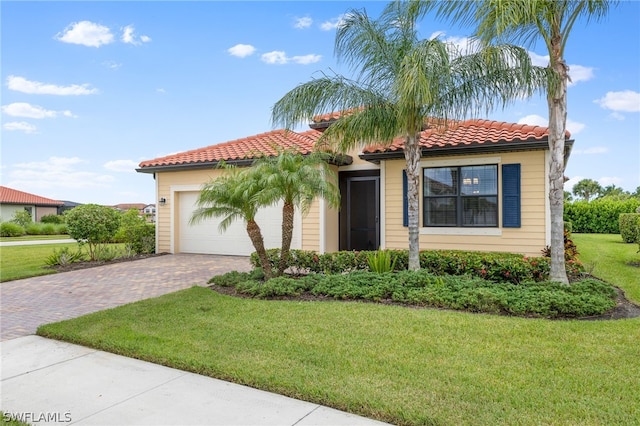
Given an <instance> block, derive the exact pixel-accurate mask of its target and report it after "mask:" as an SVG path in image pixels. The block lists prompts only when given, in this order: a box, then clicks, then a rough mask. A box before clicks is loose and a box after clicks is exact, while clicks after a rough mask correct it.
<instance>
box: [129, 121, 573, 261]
mask: <svg viewBox="0 0 640 426" xmlns="http://www.w3.org/2000/svg"><path fill="white" fill-rule="evenodd" d="M334 120H335V116H334V115H331V114H327V115H325V116H320V117H317V118H316V120H315V121H314V122H313V123H312V124H311V126H310V127H311V129H310V130H307V131H303V132H293V131H285V130H274V131H271V132H267V133H262V134H258V135H255V136H249V137H246V138H242V139H238V140H233V141H230V142H225V143H221V144H217V145H212V146H207V147H204V148H198V149H194V150H190V151H186V152H181V153H178V154H173V155H169V156H165V157H160V158H155V159H153V160H148V161H143V162H142V163H140V165H139V168H138V169H137V171H138V172H141V173H150V174H153V176H154V179H155V185H156V195H157V200H158V207H157V226H156V232H157V238H156V241H157V251H158V252H169V253H181V252H183V253H211V254H228V255H248V254H250V253H251V252H253V246H252V245H251V242H250V240H249V238H248V236H247V235H246V230H245V227H244V224H242V223H236V224H234V225H232V226H231V227H230V228H229V229H228V230H227V232H225V233H220V232H219V230H218V223H219V220H218V219H211V220H208V221H204V222H201V223H198V224H195V225H192V224H190V223H189V219H190V218H191V214H192V212H193V211H194V208H195V207H194V205H195V203H196V200H197V198H198V194H199V192H200V190H201V188H202V185H203V184H204V183H206V182H207V181H210V180H211V179H214V178H216V177H217V176H220V174H221V173H224V170H221V169H217V168H216V165H218V164H219V162H220V161H224V162H226V163H227V164H236V165H238V166H249V165H250V164H251V163H252V161H253V159H254V158H255V157H257V156H261V155H275V154H276V152H277V149H288V148H296V149H297V150H299V151H300V152H302V153H309V152H311V151H312V150H313V149H314V144H315V142H316V141H317V139H318V138H319V137H320V135H321V134H322V131H323V130H324V129H326V128H327V127H328V126H329V125H331V123H332V122H333V121H334ZM547 138H548V129H547V128H546V127H540V126H530V125H524V124H514V123H505V122H497V121H489V120H477V119H473V120H466V121H460V122H458V123H457V124H456V125H454V126H450V127H448V128H447V129H446V130H445V131H436V130H434V129H426V130H424V131H423V132H422V133H421V135H420V146H421V147H422V160H421V163H420V165H421V168H422V176H421V178H420V194H421V196H420V248H421V249H423V250H424V249H464V250H486V251H507V252H515V253H522V254H525V255H532V256H535V255H539V254H540V251H541V250H542V249H543V248H544V247H545V246H547V245H549V244H550V239H551V237H550V217H549V211H550V208H549V200H548V173H549V147H548V139H547ZM572 146H573V140H571V139H570V135H569V134H568V133H567V136H566V150H565V160H566V159H568V156H569V154H570V152H571V148H572ZM347 154H348V155H344V156H341V157H340V161H338V162H336V163H335V164H331V166H330V167H331V169H332V170H333V171H334V172H335V173H336V175H337V176H338V181H339V186H340V193H341V203H342V206H341V208H340V209H339V210H336V209H331V208H329V207H328V206H327V205H326V204H325V202H324V201H323V200H322V199H319V200H316V201H315V202H314V203H313V205H312V207H311V209H310V211H309V212H308V214H307V215H306V216H305V217H301V215H299V214H298V215H296V223H295V225H294V236H293V243H292V248H300V249H305V250H315V251H318V252H321V253H324V252H332V251H337V250H375V249H377V248H379V247H381V248H389V249H406V248H407V247H408V228H407V220H408V219H407V199H406V175H405V159H404V154H403V141H402V140H401V139H398V140H395V141H394V142H393V143H392V144H391V145H389V146H383V145H372V146H367V147H364V148H362V149H357V150H354V151H353V152H350V153H347ZM256 220H257V222H258V224H259V225H260V227H261V228H262V232H263V234H264V237H265V246H266V247H267V248H271V247H279V246H280V223H281V210H280V208H279V207H278V206H274V207H269V208H264V209H262V210H261V211H260V212H259V214H258V216H257V219H256Z"/></svg>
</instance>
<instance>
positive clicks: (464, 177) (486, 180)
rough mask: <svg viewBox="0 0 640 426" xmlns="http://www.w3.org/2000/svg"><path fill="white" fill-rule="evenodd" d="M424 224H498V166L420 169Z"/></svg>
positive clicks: (467, 225)
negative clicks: (421, 170) (421, 174)
mask: <svg viewBox="0 0 640 426" xmlns="http://www.w3.org/2000/svg"><path fill="white" fill-rule="evenodd" d="M423 178H424V185H423V187H424V203H423V209H424V211H423V221H424V226H451V227H453V226H458V227H459V226H464V227H497V226H498V166H497V165H482V166H464V167H437V168H426V169H424V170H423Z"/></svg>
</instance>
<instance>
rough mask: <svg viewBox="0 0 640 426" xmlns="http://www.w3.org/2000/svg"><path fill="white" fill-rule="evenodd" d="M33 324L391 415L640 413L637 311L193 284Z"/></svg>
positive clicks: (629, 418) (486, 417)
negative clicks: (543, 315)
mask: <svg viewBox="0 0 640 426" xmlns="http://www.w3.org/2000/svg"><path fill="white" fill-rule="evenodd" d="M585 237H587V238H584V239H583V238H582V236H580V235H576V238H575V240H576V242H577V244H578V248H579V249H581V250H582V253H583V257H582V258H583V260H585V261H587V262H588V257H589V253H591V252H592V251H593V252H594V253H600V255H602V256H604V252H607V251H614V252H615V251H616V250H617V248H618V246H617V245H615V244H609V242H606V239H603V240H601V239H598V238H596V240H591V239H590V238H588V237H591V236H585ZM617 237H618V238H619V236H617ZM594 241H595V242H596V243H597V245H598V247H597V248H593V247H591V244H593V243H594ZM612 241H613V240H612ZM610 256H611V259H619V255H616V254H615V253H613V254H611V255H610ZM611 262H613V261H612V260H609V261H607V262H605V263H611ZM618 270H620V269H619V268H611V269H610V270H609V272H603V273H602V274H601V275H600V276H602V278H605V279H607V280H608V281H611V282H612V283H616V284H617V283H621V284H619V285H620V286H621V287H623V288H625V289H626V290H628V292H629V291H630V290H633V288H634V281H633V276H629V277H628V278H624V277H623V276H620V277H619V276H618V275H616V271H618ZM606 274H611V275H606ZM596 275H597V273H596ZM605 275H606V276H605ZM636 277H637V275H636ZM629 280H630V281H629ZM635 286H636V287H637V280H636V281H635ZM38 334H40V335H43V336H47V337H52V338H58V339H62V340H67V341H71V342H75V343H79V344H82V345H86V346H90V347H96V348H100V349H103V350H107V351H111V352H115V353H119V354H122V355H126V356H131V357H135V358H141V359H145V360H148V361H151V362H155V363H159V364H164V365H168V366H172V367H176V368H180V369H183V370H188V371H193V372H196V373H200V374H204V375H209V376H212V377H217V378H220V379H224V380H229V381H233V382H236V383H242V384H246V385H250V386H253V387H256V388H260V389H265V390H269V391H273V392H277V393H281V394H284V395H288V396H292V397H295V398H300V399H304V400H307V401H312V402H315V403H319V404H324V405H328V406H332V407H335V408H338V409H341V410H346V411H350V412H353V413H357V414H360V415H364V416H367V417H371V418H375V419H380V420H384V421H387V422H390V423H394V424H407V425H418V424H431V425H450V424H456V425H457V424H460V425H487V424H491V425H500V424H503V425H511V424H518V425H540V424H544V425H578V424H580V425H610V424H611V425H612V424H616V425H627V424H629V425H631V424H638V421H639V419H640V380H638V377H640V362H638V360H639V359H640V345H639V344H638V342H640V318H635V319H631V320H617V321H550V320H543V319H523V318H512V317H501V316H494V315H480V314H468V313H462V312H452V311H442V310H434V309H414V308H404V307H398V306H385V305H377V304H372V303H356V302H290V301H288V302H287V301H264V300H255V299H240V298H233V297H229V296H223V295H220V294H218V293H215V292H213V291H211V290H209V289H206V288H200V287H194V288H191V289H188V290H183V291H180V292H177V293H173V294H170V295H166V296H163V297H159V298H155V299H149V300H146V301H142V302H138V303H134V304H130V305H126V306H122V307H119V308H116V309H111V310H107V311H102V312H98V313H95V314H92V315H87V316H85V317H81V318H77V319H74V320H69V321H64V322H61V323H56V324H49V325H46V326H42V327H40V329H39V330H38Z"/></svg>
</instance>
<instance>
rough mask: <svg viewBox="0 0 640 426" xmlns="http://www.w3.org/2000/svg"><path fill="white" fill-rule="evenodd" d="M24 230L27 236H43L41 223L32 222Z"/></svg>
mask: <svg viewBox="0 0 640 426" xmlns="http://www.w3.org/2000/svg"><path fill="white" fill-rule="evenodd" d="M24 230H25V231H26V233H27V235H43V234H42V225H41V224H39V223H35V222H31V223H30V224H28V225H27V226H25V228H24Z"/></svg>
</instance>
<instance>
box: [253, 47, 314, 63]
mask: <svg viewBox="0 0 640 426" xmlns="http://www.w3.org/2000/svg"><path fill="white" fill-rule="evenodd" d="M260 59H262V62H265V63H267V64H278V65H282V64H288V63H290V62H293V63H295V64H300V65H307V64H314V63H316V62H319V61H320V60H321V59H322V55H316V54H313V53H311V54H308V55H301V56H291V57H289V56H287V54H286V53H285V52H284V51H282V50H274V51H273V52H267V53H263V54H262V56H261V57H260Z"/></svg>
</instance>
